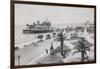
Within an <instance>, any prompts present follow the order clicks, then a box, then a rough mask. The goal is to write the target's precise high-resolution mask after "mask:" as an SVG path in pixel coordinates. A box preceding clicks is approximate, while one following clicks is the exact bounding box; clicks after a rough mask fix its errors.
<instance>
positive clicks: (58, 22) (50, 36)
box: [14, 3, 96, 66]
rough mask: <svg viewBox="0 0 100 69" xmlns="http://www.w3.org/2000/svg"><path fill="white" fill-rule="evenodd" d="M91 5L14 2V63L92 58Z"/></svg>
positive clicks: (60, 62) (72, 61)
mask: <svg viewBox="0 0 100 69" xmlns="http://www.w3.org/2000/svg"><path fill="white" fill-rule="evenodd" d="M95 34H96V33H95V9H94V7H93V8H92V7H77V6H75V7H74V6H55V5H54V6H53V5H42V4H21V3H15V4H14V65H15V66H21V65H45V64H66V65H67V63H72V64H73V63H86V62H94V61H95V54H96V52H95V39H96V38H95V36H96V35H95Z"/></svg>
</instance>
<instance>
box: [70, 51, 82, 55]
mask: <svg viewBox="0 0 100 69" xmlns="http://www.w3.org/2000/svg"><path fill="white" fill-rule="evenodd" d="M79 52H81V51H74V52H73V54H72V55H74V54H76V53H79Z"/></svg>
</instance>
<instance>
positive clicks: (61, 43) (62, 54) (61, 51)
mask: <svg viewBox="0 0 100 69" xmlns="http://www.w3.org/2000/svg"><path fill="white" fill-rule="evenodd" d="M63 42H64V40H63V36H62V35H61V55H62V56H64V55H63Z"/></svg>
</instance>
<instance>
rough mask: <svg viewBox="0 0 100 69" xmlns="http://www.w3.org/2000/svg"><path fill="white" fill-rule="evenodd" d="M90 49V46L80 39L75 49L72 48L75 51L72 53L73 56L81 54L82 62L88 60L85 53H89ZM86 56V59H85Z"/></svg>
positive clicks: (83, 39)
mask: <svg viewBox="0 0 100 69" xmlns="http://www.w3.org/2000/svg"><path fill="white" fill-rule="evenodd" d="M90 47H91V44H90V43H89V42H88V41H87V40H85V38H83V37H82V38H81V40H79V41H78V44H77V46H76V47H74V49H75V50H76V51H74V52H73V55H74V54H75V53H81V61H82V62H84V60H85V59H86V60H88V59H89V58H88V55H87V51H89V52H90V50H91V49H90ZM85 56H86V57H85Z"/></svg>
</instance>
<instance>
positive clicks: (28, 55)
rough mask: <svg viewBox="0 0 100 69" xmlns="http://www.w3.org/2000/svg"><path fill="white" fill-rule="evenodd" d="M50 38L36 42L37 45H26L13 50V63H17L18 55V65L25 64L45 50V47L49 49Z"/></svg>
mask: <svg viewBox="0 0 100 69" xmlns="http://www.w3.org/2000/svg"><path fill="white" fill-rule="evenodd" d="M52 41H53V38H52V39H49V40H46V41H43V42H40V43H38V47H34V46H27V47H24V48H22V49H19V50H16V51H15V65H18V56H20V65H25V64H27V63H28V62H31V61H32V60H33V59H35V58H37V57H39V56H40V55H41V54H43V53H44V52H45V49H49V48H50V46H51V42H52Z"/></svg>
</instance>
